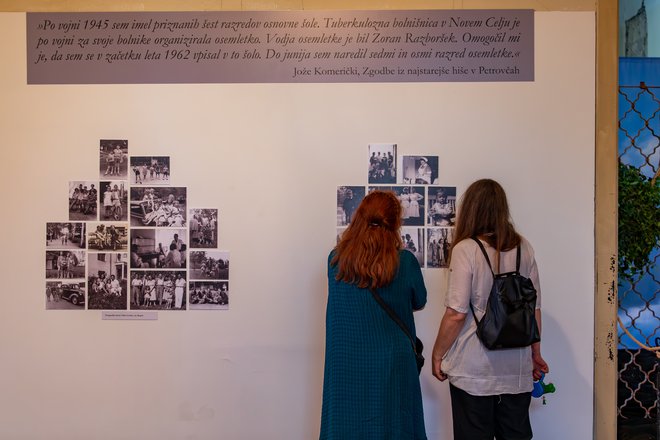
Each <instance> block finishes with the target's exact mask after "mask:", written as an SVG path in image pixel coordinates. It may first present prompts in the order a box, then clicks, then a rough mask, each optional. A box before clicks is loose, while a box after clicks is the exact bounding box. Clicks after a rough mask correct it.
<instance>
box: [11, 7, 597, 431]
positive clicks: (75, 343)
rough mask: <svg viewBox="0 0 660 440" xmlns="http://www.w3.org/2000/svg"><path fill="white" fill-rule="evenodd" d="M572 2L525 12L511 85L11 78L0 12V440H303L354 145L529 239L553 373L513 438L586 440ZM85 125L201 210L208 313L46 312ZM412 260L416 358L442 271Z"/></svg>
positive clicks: (88, 156) (586, 59) (588, 182)
mask: <svg viewBox="0 0 660 440" xmlns="http://www.w3.org/2000/svg"><path fill="white" fill-rule="evenodd" d="M594 18H595V17H594V14H593V13H592V12H578V13H576V12H571V13H551V12H543V13H541V12H537V13H536V14H535V79H534V81H533V82H507V83H415V84H412V83H400V84H388V83H380V84H238V85H236V84H205V85H200V84H186V85H80V86H78V85H67V86H47V85H39V86H28V85H27V84H26V58H25V34H26V29H25V14H22V13H3V14H0V36H1V38H0V59H2V65H3V68H2V69H0V90H1V91H2V94H1V96H2V97H3V99H2V101H1V103H0V133H2V135H3V139H2V141H3V142H4V147H3V151H4V154H3V157H4V160H3V161H0V185H2V188H3V197H2V199H3V202H4V205H5V207H4V210H3V215H2V220H1V223H0V224H1V225H2V229H3V231H4V234H5V240H4V243H5V245H6V249H5V252H3V253H2V255H1V256H0V267H1V268H2V279H3V284H4V286H3V289H2V290H3V292H4V293H5V296H4V297H5V303H4V305H5V306H4V307H2V309H1V311H0V335H1V336H0V352H2V353H3V361H2V372H3V374H2V375H1V376H0V389H2V394H3V397H2V399H1V400H0V438H11V439H41V438H49V439H89V438H98V439H188V440H193V439H194V440H202V439H217V438H223V439H224V438H226V439H287V440H288V439H311V438H315V437H317V436H318V427H319V419H320V409H321V387H322V376H323V347H324V313H325V302H326V297H327V287H326V272H325V269H326V257H327V253H328V251H329V250H330V249H331V248H332V246H333V244H334V240H335V237H336V233H337V229H336V223H337V217H336V208H337V206H336V193H337V187H338V186H341V185H366V181H367V168H368V157H367V156H368V153H367V151H368V150H367V148H368V145H369V144H373V143H395V144H397V147H398V154H399V155H404V154H406V155H416V154H420V155H436V156H438V157H439V169H440V173H439V175H440V177H439V183H440V184H441V185H445V186H456V188H457V194H458V196H459V197H460V194H461V193H462V192H463V191H464V190H465V188H466V187H467V185H468V184H469V183H470V182H472V181H473V180H476V179H478V178H481V177H492V178H494V179H497V180H498V181H500V182H501V183H502V184H503V186H504V187H505V189H506V190H507V193H508V195H509V197H510V203H511V210H512V215H513V218H514V220H515V223H516V226H517V227H518V229H519V230H520V232H522V233H523V234H524V235H525V236H526V237H528V238H529V239H530V241H531V242H532V243H533V244H534V246H535V249H536V256H537V261H538V264H539V268H540V275H541V283H542V292H543V318H544V319H543V354H544V357H545V359H546V360H547V361H548V362H549V364H550V368H551V373H550V375H549V377H548V379H549V381H552V382H554V383H555V385H556V386H557V392H556V393H555V394H551V395H549V396H548V398H547V404H546V405H543V404H542V403H541V401H540V400H537V399H535V400H534V401H533V403H532V409H531V415H532V424H533V427H534V430H535V438H539V439H556V438H580V439H582V438H591V437H592V429H593V428H592V424H593V417H592V416H593V410H592V407H593V402H592V400H593V398H592V396H593V394H592V393H593V386H594V383H593V335H594V333H593V329H594V319H593V310H594V299H593V293H594V207H593V201H594V155H595V151H594V99H595V97H594V69H595V57H594V49H595V34H594ZM100 139H126V140H128V144H129V151H130V154H131V155H139V156H149V155H162V156H169V157H170V158H171V162H172V165H171V168H172V174H171V183H172V185H173V186H178V187H187V189H188V203H189V206H191V207H200V208H207V207H210V208H218V210H219V248H220V249H227V250H230V251H231V257H232V261H231V263H232V266H231V270H232V273H231V289H230V290H231V295H230V298H231V299H230V307H229V310H222V311H218V310H213V311H206V310H188V311H186V312H185V313H176V312H168V311H161V312H159V315H158V319H157V320H148V321H147V320H145V321H140V320H133V321H115V320H102V319H101V312H100V311H92V310H84V311H77V310H46V307H45V293H44V285H45V279H44V250H45V224H46V222H57V221H66V220H68V217H67V215H68V214H67V193H68V184H69V181H75V180H85V181H87V180H98V160H99V140H100ZM424 276H425V280H426V283H427V288H428V290H429V300H428V304H427V306H426V308H425V309H424V310H423V311H420V312H418V313H417V314H416V321H417V326H418V333H419V335H420V337H421V338H422V339H423V340H424V342H425V343H426V346H427V347H428V349H427V350H429V356H430V347H431V346H432V343H433V340H434V338H435V334H436V331H437V327H438V323H439V320H440V317H441V316H442V312H443V301H444V292H445V288H446V281H447V280H446V277H447V272H446V270H445V269H425V270H424ZM421 381H422V391H423V395H424V409H425V418H426V426H427V433H428V434H429V438H430V439H449V438H451V415H450V407H449V393H448V385H447V383H440V382H438V381H436V380H435V379H434V378H433V377H432V376H431V374H430V368H429V367H428V366H427V367H425V369H424V371H423V372H422V377H421Z"/></svg>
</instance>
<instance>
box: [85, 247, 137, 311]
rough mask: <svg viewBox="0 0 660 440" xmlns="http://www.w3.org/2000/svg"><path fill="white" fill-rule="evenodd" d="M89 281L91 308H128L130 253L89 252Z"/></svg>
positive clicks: (89, 305)
mask: <svg viewBox="0 0 660 440" xmlns="http://www.w3.org/2000/svg"><path fill="white" fill-rule="evenodd" d="M87 270H88V275H87V283H88V286H89V298H88V301H87V308H88V309H90V310H126V308H127V306H126V299H127V297H128V290H127V278H128V254H127V253H126V252H116V253H115V252H100V253H97V254H89V262H88V268H87Z"/></svg>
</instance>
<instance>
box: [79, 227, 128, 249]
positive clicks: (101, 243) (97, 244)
mask: <svg viewBox="0 0 660 440" xmlns="http://www.w3.org/2000/svg"><path fill="white" fill-rule="evenodd" d="M87 234H88V237H87V248H88V249H89V250H95V251H104V250H113V251H127V250H128V224H126V223H105V222H103V223H98V222H90V223H89V228H88V229H87Z"/></svg>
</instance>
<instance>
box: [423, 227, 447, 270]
mask: <svg viewBox="0 0 660 440" xmlns="http://www.w3.org/2000/svg"><path fill="white" fill-rule="evenodd" d="M427 231H428V240H427V242H428V249H427V251H426V267H429V268H442V267H449V249H451V245H452V243H453V241H454V228H428V230H427Z"/></svg>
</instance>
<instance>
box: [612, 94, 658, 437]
mask: <svg viewBox="0 0 660 440" xmlns="http://www.w3.org/2000/svg"><path fill="white" fill-rule="evenodd" d="M619 163H620V167H619V170H620V174H619V192H620V199H619V232H620V240H619V252H620V258H622V257H621V251H622V242H621V238H622V237H621V231H622V227H623V225H622V213H621V209H622V205H623V204H624V203H623V202H622V199H621V194H622V185H630V186H631V188H628V189H627V190H631V191H638V193H639V194H641V195H643V194H644V193H643V190H645V189H644V188H650V189H651V191H655V190H654V189H653V188H657V185H658V184H659V183H660V182H658V181H657V180H658V178H659V177H658V176H659V174H660V172H659V166H660V87H655V86H647V85H645V84H644V83H641V84H640V85H638V86H620V87H619ZM623 173H628V175H630V174H631V173H632V175H633V177H634V178H633V179H628V180H624V176H623ZM635 185H638V186H639V187H636V186H635ZM641 186H644V188H641ZM624 194H626V193H625V192H624ZM635 194H637V193H635ZM624 201H625V202H630V201H629V200H624ZM654 203H655V202H652V205H651V206H650V207H649V208H650V211H651V215H652V219H655V218H656V217H655V216H657V214H654V213H653V208H655V210H656V212H657V209H660V206H657V204H656V205H655V207H654V206H653V204H654ZM626 204H629V203H626ZM632 208H633V209H635V208H636V207H635V206H633V207H632ZM634 215H639V216H640V217H639V218H640V219H643V218H645V217H643V216H645V215H648V213H645V212H644V211H643V207H639V210H638V212H636V211H633V216H632V218H634ZM624 218H625V217H624ZM624 221H625V220H624ZM653 221H655V220H653ZM629 226H630V225H626V227H629ZM658 227H659V225H658V224H657V222H656V223H655V230H656V231H657V228H658ZM640 240H641V235H640ZM655 240H656V241H655V245H654V246H653V243H651V245H652V250H651V252H650V253H649V254H648V257H647V263H649V264H644V265H642V266H641V267H640V263H639V260H635V261H634V262H632V263H630V261H632V260H629V261H628V263H629V264H630V266H625V265H624V268H625V270H622V265H621V261H622V260H621V259H620V260H619V318H620V319H621V322H622V324H623V326H625V328H626V330H628V332H629V333H630V334H631V335H632V336H633V337H634V338H635V339H637V341H638V342H639V343H638V342H637V341H635V340H634V339H633V338H631V337H630V336H629V335H628V334H627V333H625V332H624V330H623V329H622V328H619V365H618V366H619V383H618V422H619V426H620V427H621V426H622V425H642V424H644V423H646V424H649V425H656V423H657V416H658V374H657V373H658V369H659V368H660V366H659V364H658V358H657V357H656V355H655V353H654V352H652V351H649V350H648V349H645V348H642V347H641V346H640V343H641V344H643V345H646V346H648V347H651V348H653V347H657V346H658V345H660V282H659V281H660V269H659V268H658V264H657V263H658V262H659V260H660V246H659V245H658V242H657V238H656V239H655ZM630 243H632V245H630V246H634V245H635V237H634V236H633V237H632V239H631V240H630ZM633 250H635V249H633ZM645 254H646V253H645V252H644V255H645ZM623 258H624V259H625V258H626V256H625V253H624V256H623ZM624 262H625V260H624ZM640 269H642V270H640ZM647 432H652V433H654V435H653V436H647V437H639V438H658V436H657V427H656V428H655V429H653V430H649V431H647ZM619 434H620V435H619V438H632V437H626V436H622V435H621V429H620V430H619Z"/></svg>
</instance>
